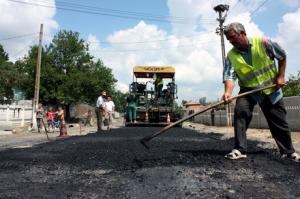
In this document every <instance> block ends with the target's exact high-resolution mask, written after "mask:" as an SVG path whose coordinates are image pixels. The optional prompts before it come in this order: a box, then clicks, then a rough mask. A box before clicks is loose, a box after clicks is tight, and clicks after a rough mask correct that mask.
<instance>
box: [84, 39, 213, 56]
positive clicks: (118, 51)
mask: <svg viewBox="0 0 300 199" xmlns="http://www.w3.org/2000/svg"><path fill="white" fill-rule="evenodd" d="M208 42H210V41H208V40H204V41H202V42H200V43H201V44H204V43H208ZM198 43H199V42H198ZM176 48H196V46H195V45H194V44H187V45H178V46H176ZM170 49H175V47H167V48H151V49H150V48H148V49H145V48H142V49H126V50H102V49H99V50H93V52H102V53H122V52H145V51H161V50H170ZM89 51H91V50H89Z"/></svg>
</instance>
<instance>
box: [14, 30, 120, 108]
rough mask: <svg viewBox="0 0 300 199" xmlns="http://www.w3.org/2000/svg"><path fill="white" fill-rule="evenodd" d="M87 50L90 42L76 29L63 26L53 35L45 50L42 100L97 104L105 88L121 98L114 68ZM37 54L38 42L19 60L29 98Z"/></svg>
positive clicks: (42, 72) (48, 102)
mask: <svg viewBox="0 0 300 199" xmlns="http://www.w3.org/2000/svg"><path fill="white" fill-rule="evenodd" d="M88 50H89V48H88V45H87V44H86V43H85V41H84V40H83V39H80V38H79V33H77V32H73V31H65V30H63V31H60V32H59V33H58V34H57V35H55V36H54V38H53V40H52V42H51V43H50V44H49V45H48V46H46V47H44V48H43V52H42V63H41V79H40V100H39V101H40V102H42V103H43V104H61V103H64V104H66V105H70V104H72V103H77V102H86V103H89V104H92V105H94V104H95V102H96V99H97V97H98V96H99V93H100V91H101V90H103V89H105V90H107V92H108V93H109V94H111V95H112V97H113V99H114V101H115V100H117V101H118V100H119V99H118V97H120V96H121V94H120V93H118V92H117V91H115V83H116V82H117V80H116V79H115V78H114V76H113V74H112V70H111V69H110V68H108V67H106V66H105V65H104V64H103V62H102V61H101V60H99V59H98V60H95V59H94V57H93V56H91V55H90V54H89V52H88ZM36 55H37V46H33V47H31V49H30V51H29V53H28V56H26V57H25V58H24V59H23V60H19V61H18V62H17V63H16V65H17V67H18V69H19V70H20V71H22V74H24V75H23V76H22V88H23V90H24V91H25V93H26V96H27V97H29V98H33V92H34V82H35V66H36V57H37V56H36ZM114 95H115V96H114ZM117 104H118V103H117ZM120 104H122V103H121V102H120ZM122 106H125V105H122Z"/></svg>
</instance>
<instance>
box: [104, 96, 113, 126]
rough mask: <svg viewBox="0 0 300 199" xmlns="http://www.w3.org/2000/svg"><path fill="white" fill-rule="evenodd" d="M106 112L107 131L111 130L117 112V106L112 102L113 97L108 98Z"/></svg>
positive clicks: (105, 103) (105, 105)
mask: <svg viewBox="0 0 300 199" xmlns="http://www.w3.org/2000/svg"><path fill="white" fill-rule="evenodd" d="M104 110H105V119H106V120H107V130H109V129H110V126H111V124H112V121H113V115H114V112H115V104H114V102H113V101H112V97H111V96H107V100H106V101H105V102H104Z"/></svg>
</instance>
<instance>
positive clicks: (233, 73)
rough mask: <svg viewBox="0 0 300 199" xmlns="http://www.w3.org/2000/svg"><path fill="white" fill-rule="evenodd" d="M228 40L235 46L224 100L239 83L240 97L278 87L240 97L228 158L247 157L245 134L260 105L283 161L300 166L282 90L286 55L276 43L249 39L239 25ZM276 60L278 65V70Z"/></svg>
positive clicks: (230, 31) (227, 64)
mask: <svg viewBox="0 0 300 199" xmlns="http://www.w3.org/2000/svg"><path fill="white" fill-rule="evenodd" d="M224 34H225V36H226V38H227V40H228V41H229V42H230V43H231V44H232V45H233V48H232V49H231V50H230V51H229V52H228V54H227V59H226V61H225V67H224V71H223V82H224V84H225V91H224V94H223V96H222V98H223V100H225V101H227V102H229V98H230V97H231V95H232V91H233V88H234V81H235V80H236V79H238V83H239V86H240V93H243V92H246V91H249V90H252V89H256V88H259V87H264V86H268V85H271V84H277V87H274V88H271V89H267V90H264V91H262V92H261V93H256V94H251V95H250V96H249V95H248V96H244V97H240V98H238V99H237V100H236V106H235V110H234V135H235V146H234V149H233V150H232V151H231V152H230V153H229V154H227V155H225V158H228V159H240V158H246V157H247V155H246V154H245V153H246V150H247V138H246V131H247V128H248V126H249V124H250V122H251V119H252V112H253V108H254V106H255V105H256V104H257V103H258V104H259V106H260V107H261V110H262V112H263V113H264V115H265V118H266V120H267V122H268V125H269V128H270V131H271V133H272V136H273V138H274V139H275V142H276V144H277V146H278V148H279V150H280V153H281V155H282V157H285V158H289V159H291V160H293V161H295V162H300V156H299V154H298V153H296V152H295V149H294V147H293V144H292V140H291V133H290V130H289V126H288V123H287V121H286V110H285V107H284V104H283V100H282V97H283V95H282V90H281V87H283V86H284V84H285V77H284V76H285V68H286V54H285V51H284V50H283V49H282V48H281V47H280V46H279V45H278V44H277V43H276V42H273V41H271V40H269V39H266V38H262V37H253V38H248V37H247V35H246V31H245V28H244V26H243V25H242V24H240V23H231V24H229V25H228V26H226V27H225V29H224ZM275 59H276V60H277V62H278V69H277V67H276V62H275Z"/></svg>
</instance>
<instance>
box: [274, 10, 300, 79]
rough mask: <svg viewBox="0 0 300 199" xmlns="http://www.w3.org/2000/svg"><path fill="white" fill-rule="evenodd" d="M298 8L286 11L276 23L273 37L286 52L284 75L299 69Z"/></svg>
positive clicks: (299, 32)
mask: <svg viewBox="0 0 300 199" xmlns="http://www.w3.org/2000/svg"><path fill="white" fill-rule="evenodd" d="M299 17H300V8H298V10H297V11H295V12H292V13H287V14H285V15H284V16H283V17H282V22H281V23H279V24H278V35H277V36H276V37H275V38H274V39H275V40H276V41H278V43H279V44H280V45H282V47H283V48H284V49H285V50H286V52H287V55H288V56H287V60H288V66H287V72H286V75H287V76H289V75H290V74H294V75H295V74H296V73H297V72H298V71H299V67H298V65H299V55H298V52H299V51H300V38H299V35H300V21H299V20H296V19H299Z"/></svg>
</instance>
